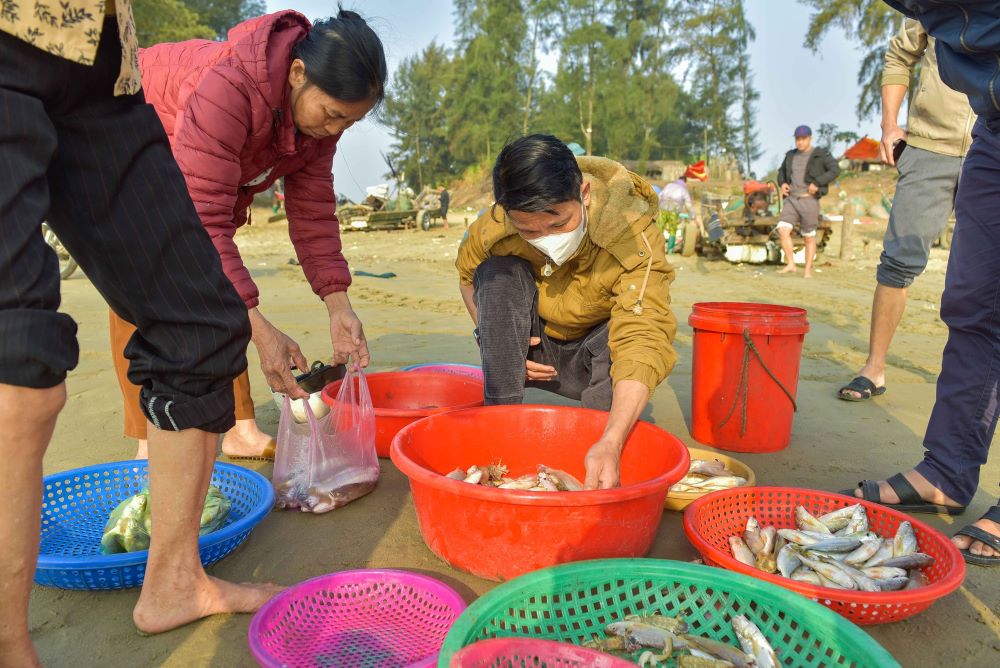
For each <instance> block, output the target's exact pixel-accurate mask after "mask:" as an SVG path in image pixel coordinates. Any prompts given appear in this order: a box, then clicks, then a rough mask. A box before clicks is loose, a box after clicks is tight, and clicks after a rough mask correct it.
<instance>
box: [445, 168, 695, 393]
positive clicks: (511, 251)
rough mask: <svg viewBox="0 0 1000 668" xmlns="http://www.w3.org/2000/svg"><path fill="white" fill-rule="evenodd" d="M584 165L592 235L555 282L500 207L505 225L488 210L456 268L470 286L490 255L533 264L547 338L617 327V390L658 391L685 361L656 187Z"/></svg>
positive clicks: (621, 171) (621, 172) (618, 171)
mask: <svg viewBox="0 0 1000 668" xmlns="http://www.w3.org/2000/svg"><path fill="white" fill-rule="evenodd" d="M577 162H578V163H579V164H580V169H581V170H582V171H583V178H584V179H585V180H587V181H589V182H590V197H591V201H590V206H589V208H588V209H587V213H588V221H589V222H588V224H587V236H586V237H584V240H583V243H582V244H581V246H580V248H579V250H578V251H577V252H576V254H575V255H573V257H572V258H570V259H569V260H567V261H566V262H565V263H564V264H563V265H561V266H560V267H558V268H557V269H556V270H555V271H554V272H553V273H552V275H551V276H548V277H546V276H543V275H542V268H543V267H544V266H545V262H546V257H545V255H544V254H543V253H542V252H541V251H539V250H537V249H536V248H535V247H534V246H532V245H531V244H529V243H528V242H527V241H525V240H524V239H522V238H521V237H520V235H518V233H517V229H516V228H514V226H513V225H510V224H509V223H507V222H506V220H505V216H504V212H503V210H502V209H501V208H500V207H497V208H496V220H494V219H493V217H492V216H491V214H490V212H489V211H487V212H486V213H485V214H484V215H483V216H482V217H480V218H479V219H478V220H477V221H476V222H474V223H473V224H472V226H471V227H469V235H468V237H466V239H465V241H463V242H462V245H461V246H460V247H459V249H458V259H457V261H456V262H455V266H456V267H457V268H458V273H459V277H460V280H461V282H462V283H463V284H466V285H469V284H471V283H472V277H473V275H474V274H475V272H476V267H478V266H479V264H480V263H481V262H483V261H484V260H486V258H488V257H490V256H515V257H520V258H524V259H525V260H527V261H528V262H529V263H531V267H532V269H533V271H534V274H535V283H536V285H538V314H539V315H540V316H541V317H542V319H543V320H544V321H545V333H546V334H548V335H549V336H550V337H552V338H554V339H559V340H563V341H571V340H575V339H579V338H582V337H583V336H584V335H585V334H586V333H587V332H588V331H590V330H591V329H593V328H594V327H596V326H598V325H600V324H601V323H604V322H608V346H609V348H610V349H611V378H612V381H613V382H614V383H617V382H618V381H620V380H625V379H629V380H637V381H639V382H641V383H643V384H644V385H646V387H648V388H649V390H650V392H652V391H653V390H654V389H656V386H657V385H659V384H660V383H661V382H663V379H664V378H666V377H667V374H668V373H670V370H671V369H672V368H673V366H674V362H675V360H676V355H675V354H674V348H673V340H674V334H675V332H676V331H677V322H676V320H675V319H674V316H673V313H672V312H671V311H670V287H669V286H670V283H671V282H672V281H673V279H674V269H673V267H671V266H670V264H669V263H668V262H667V258H666V247H665V244H664V240H663V234H662V233H661V232H660V230H659V228H658V227H657V226H656V223H655V221H656V216H657V213H658V211H659V202H658V200H657V197H656V193H655V192H654V191H653V189H652V187H651V186H650V185H649V184H648V183H646V182H645V181H644V180H643V179H642V178H640V177H639V176H637V175H635V174H633V173H632V172H629V171H627V170H626V169H625V168H624V167H622V166H621V165H620V164H618V163H617V162H614V161H612V160H608V159H607V158H595V157H581V158H577ZM497 221H500V222H497ZM642 236H644V237H645V238H646V241H645V242H644V241H643V240H642V238H641V237H642Z"/></svg>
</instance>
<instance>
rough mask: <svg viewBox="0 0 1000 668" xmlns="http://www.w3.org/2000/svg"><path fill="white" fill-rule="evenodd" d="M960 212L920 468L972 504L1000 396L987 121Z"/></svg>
mask: <svg viewBox="0 0 1000 668" xmlns="http://www.w3.org/2000/svg"><path fill="white" fill-rule="evenodd" d="M955 216H956V220H957V223H956V225H955V236H954V238H953V239H952V245H951V256H950V257H949V259H948V273H947V275H946V277H945V288H944V293H943V294H942V296H941V319H942V320H944V322H945V324H947V325H948V343H947V345H946V346H945V348H944V356H943V359H942V361H941V374H940V375H939V376H938V381H937V400H936V401H935V403H934V409H933V411H932V412H931V417H930V422H929V423H928V424H927V433H926V435H925V436H924V447H925V448H926V452H925V453H924V459H923V461H922V462H920V464H918V465H917V471H918V472H919V473H920V474H921V475H923V476H924V477H925V478H927V480H929V481H930V482H931V484H933V485H934V486H935V487H937V488H938V489H940V490H941V491H942V492H944V493H945V494H947V495H948V496H950V497H951V498H952V499H954V500H955V501H957V502H958V503H960V504H962V505H966V504H968V503H969V502H970V501H971V500H972V497H973V496H974V495H975V493H976V488H977V487H978V486H979V469H980V467H981V466H982V465H983V464H985V463H986V457H987V455H988V453H989V449H990V443H991V442H992V440H993V432H994V431H995V430H996V426H997V415H998V400H1000V397H998V392H997V390H998V379H1000V132H991V131H990V130H988V129H987V128H986V127H985V126H984V124H983V123H982V122H980V123H979V124H977V126H976V128H975V130H974V131H973V142H972V147H971V149H970V150H969V155H968V157H966V159H965V165H964V166H963V169H962V177H961V180H960V181H959V185H958V195H957V196H956V199H955Z"/></svg>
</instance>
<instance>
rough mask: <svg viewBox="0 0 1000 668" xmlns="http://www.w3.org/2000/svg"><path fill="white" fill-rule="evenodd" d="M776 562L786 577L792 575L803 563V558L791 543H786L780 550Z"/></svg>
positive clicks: (779, 570) (780, 571)
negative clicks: (800, 557)
mask: <svg viewBox="0 0 1000 668" xmlns="http://www.w3.org/2000/svg"><path fill="white" fill-rule="evenodd" d="M776 562H777V563H776V566H777V568H778V572H779V573H781V575H782V576H784V577H786V578H790V577H792V574H793V573H795V571H796V570H797V569H798V568H799V566H801V565H802V560H801V559H799V555H798V553H797V552H796V551H795V548H793V547H792V546H791V545H785V546H784V547H783V548H781V550H779V551H778V558H777V559H776Z"/></svg>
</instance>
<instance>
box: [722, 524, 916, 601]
mask: <svg viewBox="0 0 1000 668" xmlns="http://www.w3.org/2000/svg"><path fill="white" fill-rule="evenodd" d="M795 522H796V524H797V525H798V527H799V528H798V529H775V527H773V526H769V527H763V528H762V527H761V526H760V523H759V522H758V521H757V518H755V517H750V518H749V519H748V520H747V526H746V530H745V531H744V532H743V535H742V536H730V538H729V548H730V550H732V553H733V556H734V557H735V558H736V560H737V561H740V562H742V563H744V564H746V565H748V566H753V567H755V568H758V569H760V570H762V571H765V572H767V573H779V574H781V576H782V577H786V578H791V579H792V580H796V581H798V582H807V583H809V584H814V585H819V586H822V587H831V588H833V589H855V590H858V591H872V592H875V591H896V590H899V589H916V588H917V587H922V586H924V585H926V584H927V578H926V576H925V575H924V574H923V572H922V571H921V570H919V569H921V568H926V567H927V566H930V565H931V564H933V563H934V557H932V556H930V555H928V554H924V553H923V552H918V551H917V537H916V535H915V534H914V533H913V526H912V525H911V524H910V523H909V522H902V523H901V524H900V525H899V528H898V529H897V530H896V535H895V536H894V537H893V538H883V537H882V536H879V535H878V534H877V533H874V532H872V531H869V526H868V514H867V513H866V512H865V508H864V506H862V505H861V504H855V505H853V506H847V507H846V508H841V509H839V510H835V511H833V512H831V513H827V514H825V515H821V516H820V517H814V516H813V515H812V514H811V513H810V512H809V511H808V510H806V509H805V508H803V507H802V506H799V507H798V508H796V509H795Z"/></svg>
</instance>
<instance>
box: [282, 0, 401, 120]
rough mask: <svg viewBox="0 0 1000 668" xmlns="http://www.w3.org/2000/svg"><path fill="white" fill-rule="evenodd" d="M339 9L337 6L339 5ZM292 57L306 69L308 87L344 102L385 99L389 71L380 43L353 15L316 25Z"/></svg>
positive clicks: (340, 14) (344, 14)
mask: <svg viewBox="0 0 1000 668" xmlns="http://www.w3.org/2000/svg"><path fill="white" fill-rule="evenodd" d="M338 7H339V5H338ZM294 55H295V57H296V58H299V59H301V60H302V62H303V63H305V66H306V78H307V79H308V80H309V83H311V84H313V85H315V86H317V87H319V88H320V89H321V90H322V91H323V92H324V93H326V94H327V95H329V96H330V97H334V98H336V99H338V100H343V101H345V102H360V101H362V100H371V99H374V100H375V103H376V104H379V103H381V102H382V100H383V99H384V98H385V80H386V77H387V76H388V68H387V67H386V64H385V52H384V51H383V50H382V41H381V40H380V39H379V38H378V35H376V34H375V31H374V30H372V29H371V27H370V26H369V25H368V24H367V23H366V22H365V20H364V19H363V18H361V16H359V15H358V14H356V13H355V12H352V11H349V10H346V9H343V8H342V7H340V11H339V12H338V13H337V16H336V17H331V18H328V19H323V20H320V21H316V23H314V24H313V27H312V30H310V31H309V34H308V35H306V37H305V39H303V40H302V41H301V42H299V43H298V44H297V45H296V46H295V51H294Z"/></svg>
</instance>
